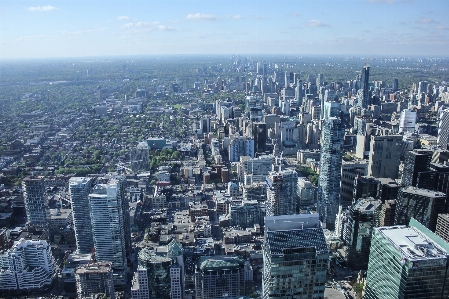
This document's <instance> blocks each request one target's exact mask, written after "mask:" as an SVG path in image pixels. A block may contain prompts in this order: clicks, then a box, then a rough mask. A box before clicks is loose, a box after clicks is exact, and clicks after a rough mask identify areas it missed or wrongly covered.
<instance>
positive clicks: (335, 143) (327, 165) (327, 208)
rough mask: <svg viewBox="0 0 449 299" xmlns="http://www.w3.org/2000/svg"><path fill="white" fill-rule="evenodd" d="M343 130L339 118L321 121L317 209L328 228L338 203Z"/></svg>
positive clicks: (330, 225)
mask: <svg viewBox="0 0 449 299" xmlns="http://www.w3.org/2000/svg"><path fill="white" fill-rule="evenodd" d="M343 140H344V130H343V128H342V126H341V121H340V119H339V118H336V117H330V118H328V119H326V120H324V122H323V129H322V132H321V157H320V174H319V180H318V207H317V209H318V211H319V214H320V220H321V221H322V222H323V223H325V224H326V226H327V227H328V228H329V229H332V228H333V227H334V225H335V216H336V214H337V212H338V206H339V205H340V180H341V164H342V152H343Z"/></svg>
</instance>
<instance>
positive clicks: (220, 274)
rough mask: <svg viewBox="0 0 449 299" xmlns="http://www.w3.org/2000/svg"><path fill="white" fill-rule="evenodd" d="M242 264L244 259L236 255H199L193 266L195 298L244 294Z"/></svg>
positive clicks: (243, 269) (233, 296) (209, 298)
mask: <svg viewBox="0 0 449 299" xmlns="http://www.w3.org/2000/svg"><path fill="white" fill-rule="evenodd" d="M244 265H245V263H244V261H243V260H242V259H241V258H239V257H236V256H213V257H211V256H202V257H200V259H199V261H198V265H197V267H196V268H195V290H196V298H198V299H213V298H220V297H232V298H237V297H239V296H242V295H244V294H245V267H244ZM225 294H226V295H225Z"/></svg>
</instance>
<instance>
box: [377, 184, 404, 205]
mask: <svg viewBox="0 0 449 299" xmlns="http://www.w3.org/2000/svg"><path fill="white" fill-rule="evenodd" d="M378 180H379V181H380V184H381V186H380V199H381V200H382V202H385V201H386V200H394V199H396V198H397V196H398V192H399V189H400V188H401V186H400V185H399V184H398V183H397V182H396V181H395V180H392V179H390V178H378Z"/></svg>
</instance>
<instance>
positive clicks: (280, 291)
mask: <svg viewBox="0 0 449 299" xmlns="http://www.w3.org/2000/svg"><path fill="white" fill-rule="evenodd" d="M328 259H329V253H328V248H327V245H326V239H325V237H324V232H323V229H322V228H321V225H320V220H319V217H318V214H298V215H284V216H272V217H265V233H264V245H263V278H262V298H263V299H271V298H324V288H325V283H326V272H327V264H328Z"/></svg>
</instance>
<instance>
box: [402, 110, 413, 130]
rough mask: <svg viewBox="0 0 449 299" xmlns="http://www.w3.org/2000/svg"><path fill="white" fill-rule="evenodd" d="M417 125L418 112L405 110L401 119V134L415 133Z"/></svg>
mask: <svg viewBox="0 0 449 299" xmlns="http://www.w3.org/2000/svg"><path fill="white" fill-rule="evenodd" d="M415 125H416V111H413V110H409V109H404V110H402V112H401V116H400V118H399V133H402V132H412V133H413V132H414V131H415Z"/></svg>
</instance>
